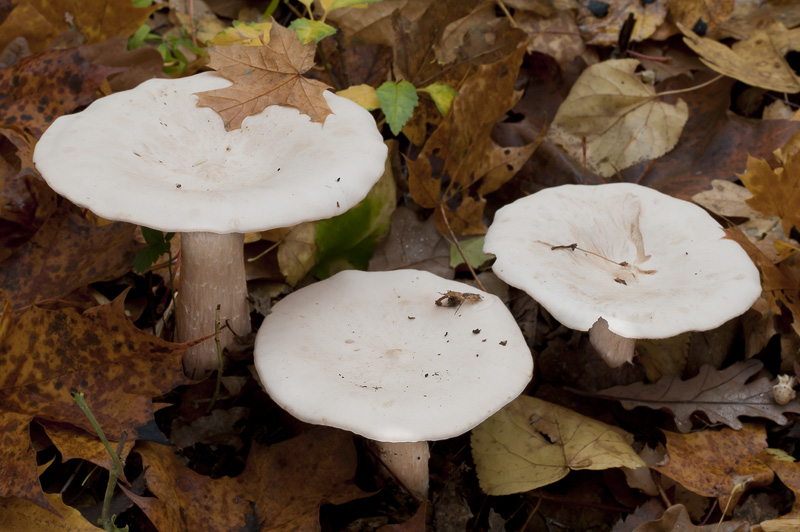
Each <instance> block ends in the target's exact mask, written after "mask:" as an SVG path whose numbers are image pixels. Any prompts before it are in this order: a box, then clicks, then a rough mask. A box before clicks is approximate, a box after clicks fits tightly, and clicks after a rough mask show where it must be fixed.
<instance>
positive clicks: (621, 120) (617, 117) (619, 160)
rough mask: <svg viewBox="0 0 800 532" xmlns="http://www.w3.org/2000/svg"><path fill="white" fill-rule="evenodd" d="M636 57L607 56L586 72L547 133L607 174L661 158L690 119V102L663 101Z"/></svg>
mask: <svg viewBox="0 0 800 532" xmlns="http://www.w3.org/2000/svg"><path fill="white" fill-rule="evenodd" d="M638 65H639V62H638V61H637V60H635V59H615V60H609V61H603V62H602V63H598V64H596V65H593V66H590V67H589V68H587V69H586V70H584V71H583V73H582V74H581V76H580V77H579V78H578V81H577V82H575V85H574V86H573V87H572V90H571V91H570V93H569V96H567V99H566V100H564V102H563V103H562V104H561V107H559V108H558V112H557V113H556V117H555V119H554V120H553V124H552V125H551V127H550V131H548V133H547V136H548V138H549V139H550V140H551V141H552V142H554V143H556V144H558V145H559V146H561V147H562V148H564V150H565V151H566V152H567V153H568V154H569V155H571V156H572V158H573V159H575V160H576V161H580V162H581V166H583V156H584V149H585V154H586V164H587V166H588V167H589V169H590V170H592V171H593V172H596V173H597V174H599V175H601V176H603V177H610V176H612V175H616V173H617V172H619V171H621V170H623V169H625V168H628V167H629V166H633V165H634V164H636V163H638V162H641V161H645V160H650V159H655V158H657V157H661V156H662V155H664V154H665V153H667V152H668V151H670V150H672V148H674V147H675V145H676V144H677V143H678V138H679V137H680V135H681V131H682V130H683V126H684V125H685V124H686V120H687V119H688V118H689V108H688V106H687V105H686V102H684V101H683V100H680V99H679V100H678V103H677V104H675V105H671V104H668V103H664V102H661V101H659V100H658V94H656V91H655V88H653V86H652V85H648V84H645V83H642V82H641V80H640V79H639V78H638V77H637V76H636V74H635V71H636V67H637V66H638Z"/></svg>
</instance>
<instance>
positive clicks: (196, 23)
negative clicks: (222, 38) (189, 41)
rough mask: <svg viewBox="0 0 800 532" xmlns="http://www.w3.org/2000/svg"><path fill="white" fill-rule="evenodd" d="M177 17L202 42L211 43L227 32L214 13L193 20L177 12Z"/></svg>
mask: <svg viewBox="0 0 800 532" xmlns="http://www.w3.org/2000/svg"><path fill="white" fill-rule="evenodd" d="M175 17H176V18H177V19H178V22H180V23H181V25H182V26H184V27H185V28H186V29H187V30H188V31H189V32H190V33H191V32H194V34H195V36H196V37H197V40H198V41H200V42H209V41H211V40H212V39H214V38H215V37H216V36H217V35H219V33H220V32H224V31H226V30H225V24H223V23H222V21H221V20H220V19H218V18H217V17H216V16H215V15H213V14H212V13H206V14H204V15H202V16H200V17H196V18H192V17H190V16H189V15H187V14H185V13H179V12H175ZM259 44H261V43H259Z"/></svg>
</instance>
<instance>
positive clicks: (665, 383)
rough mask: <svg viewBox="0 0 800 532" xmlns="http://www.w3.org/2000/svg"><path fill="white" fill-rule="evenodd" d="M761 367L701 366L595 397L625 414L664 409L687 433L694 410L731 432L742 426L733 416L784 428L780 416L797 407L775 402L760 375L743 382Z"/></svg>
mask: <svg viewBox="0 0 800 532" xmlns="http://www.w3.org/2000/svg"><path fill="white" fill-rule="evenodd" d="M762 366H763V364H762V363H761V362H759V361H758V360H754V359H751V360H746V361H743V362H737V363H736V364H733V365H732V366H730V367H728V368H726V369H724V370H715V369H714V368H713V367H712V366H703V367H702V368H700V372H699V373H698V375H697V376H696V377H693V378H691V379H688V380H685V381H682V380H680V378H679V377H676V376H671V377H662V378H661V379H659V380H658V381H657V382H655V383H653V384H645V383H643V382H637V383H634V384H630V385H628V386H615V387H613V388H608V389H606V390H602V391H600V392H598V395H600V396H602V397H605V398H607V399H614V400H618V401H619V402H620V403H621V404H622V406H624V407H625V408H627V409H629V410H630V409H633V408H636V407H637V406H643V407H646V408H652V409H661V410H666V411H668V412H670V413H671V414H672V415H673V416H674V418H675V424H676V425H677V427H678V429H679V430H681V431H682V432H688V431H689V430H691V428H692V416H693V414H694V413H695V412H698V411H702V412H704V413H705V414H706V416H708V419H709V420H710V421H711V423H724V424H726V425H728V426H729V427H731V428H734V429H737V430H738V429H741V428H742V423H741V421H739V416H751V417H761V418H766V419H770V420H772V421H774V422H775V423H777V424H779V425H785V424H786V423H787V422H788V419H786V417H785V416H784V415H783V414H782V412H793V413H799V414H800V404H797V403H796V402H794V403H789V404H787V405H783V406H781V405H778V404H776V403H775V401H774V400H773V398H772V393H771V392H772V386H771V383H770V381H769V379H767V378H765V377H762V378H759V379H756V380H755V381H752V382H747V381H748V379H750V377H752V376H753V375H755V374H756V373H757V372H758V371H759V370H760V369H761V368H762Z"/></svg>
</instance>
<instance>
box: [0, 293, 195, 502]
mask: <svg viewBox="0 0 800 532" xmlns="http://www.w3.org/2000/svg"><path fill="white" fill-rule="evenodd" d="M184 348H185V346H184V345H183V344H172V343H169V342H166V341H164V340H161V339H159V338H157V337H155V336H152V335H150V334H147V333H145V332H143V331H140V330H139V329H137V328H136V327H135V326H134V325H133V323H131V322H130V320H129V319H128V318H127V317H126V316H125V312H124V295H123V296H120V297H118V298H117V299H115V300H114V301H113V302H112V303H110V304H108V305H104V306H100V307H95V308H92V309H89V310H87V311H86V312H84V313H83V314H80V313H79V312H77V311H75V310H73V309H64V310H44V309H41V308H38V307H31V308H29V309H28V310H26V311H24V312H22V313H20V314H19V315H18V316H17V315H14V313H13V312H12V311H11V309H10V308H9V307H8V306H7V307H6V309H5V310H4V312H3V315H2V317H1V318H0V352H2V353H4V355H3V357H2V359H0V375H1V376H2V379H0V427H2V437H0V439H2V441H0V444H2V446H1V447H0V449H2V456H3V468H1V469H0V496H17V497H22V498H24V499H27V500H30V501H31V502H34V503H36V504H38V505H40V506H43V507H47V504H48V503H47V500H46V499H45V497H44V494H43V493H42V491H41V487H40V485H39V479H38V475H37V473H36V453H35V451H34V450H33V448H32V447H31V440H30V428H29V425H30V422H31V420H32V419H34V418H39V419H43V420H48V421H56V422H62V423H69V424H72V425H75V426H76V427H80V428H82V429H83V430H85V431H88V432H90V433H92V434H93V433H94V428H93V427H92V425H91V424H90V423H89V421H88V420H87V418H86V416H85V415H84V414H83V412H81V410H80V409H79V408H78V406H77V405H76V404H75V402H74V401H73V400H72V397H71V396H70V390H71V389H77V390H78V391H82V392H85V394H86V402H87V403H88V405H89V408H90V409H91V410H92V413H93V414H94V416H95V418H96V419H97V422H98V423H99V424H100V426H101V428H102V429H103V431H104V432H105V434H106V436H107V437H109V438H110V439H119V438H120V437H121V435H122V431H123V430H125V431H126V432H127V434H128V438H129V439H130V440H136V439H155V440H163V436H162V435H161V433H160V432H159V431H158V429H157V428H156V426H155V419H154V418H153V413H154V411H155V409H156V406H155V405H154V404H153V402H152V399H151V398H152V397H155V396H158V395H161V394H163V393H166V392H167V391H169V390H171V389H173V388H174V387H175V386H177V385H179V384H185V383H186V382H187V379H186V377H184V375H183V364H182V355H183V351H184Z"/></svg>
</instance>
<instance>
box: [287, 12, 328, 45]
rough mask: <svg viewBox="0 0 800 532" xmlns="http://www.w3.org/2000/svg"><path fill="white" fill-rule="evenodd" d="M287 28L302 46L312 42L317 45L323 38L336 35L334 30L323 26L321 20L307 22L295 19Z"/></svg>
mask: <svg viewBox="0 0 800 532" xmlns="http://www.w3.org/2000/svg"><path fill="white" fill-rule="evenodd" d="M288 27H289V29H290V30H292V31H294V32H295V33H297V37H298V38H299V39H300V42H301V43H302V44H308V43H310V42H312V41H313V42H314V43H318V42H319V41H321V40H322V39H324V38H325V37H330V36H331V35H333V34H335V33H336V28H334V27H332V26H329V25H328V24H325V23H324V22H322V21H321V20H309V19H307V18H296V19H294V20H293V21H292V23H291V24H289V26H288Z"/></svg>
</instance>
